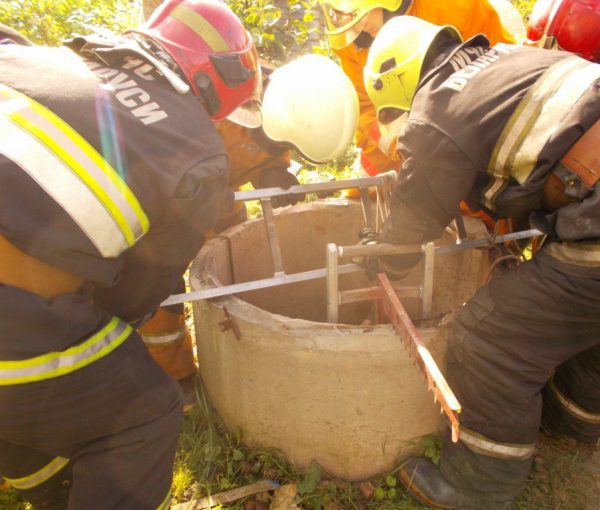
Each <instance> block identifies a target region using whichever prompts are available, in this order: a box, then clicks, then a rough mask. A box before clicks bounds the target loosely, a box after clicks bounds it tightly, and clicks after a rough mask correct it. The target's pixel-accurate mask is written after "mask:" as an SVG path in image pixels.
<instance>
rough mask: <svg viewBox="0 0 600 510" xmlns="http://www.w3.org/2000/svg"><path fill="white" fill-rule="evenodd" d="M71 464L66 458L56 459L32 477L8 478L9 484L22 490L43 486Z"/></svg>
mask: <svg viewBox="0 0 600 510" xmlns="http://www.w3.org/2000/svg"><path fill="white" fill-rule="evenodd" d="M68 463H69V459H65V458H64V457H56V458H55V459H53V460H52V461H51V462H50V463H48V464H46V465H45V466H44V467H43V468H42V469H40V470H39V471H36V472H35V473H33V474H32V475H29V476H24V477H23V478H12V479H11V478H6V477H4V479H5V480H6V481H7V482H8V484H9V485H10V486H11V487H13V488H15V489H20V490H26V489H31V488H33V487H37V486H38V485H41V484H42V483H44V482H45V481H46V480H49V479H50V478H52V477H53V476H54V475H55V474H56V473H58V472H59V471H60V470H61V469H63V468H64V467H65V466H66V465H67V464H68Z"/></svg>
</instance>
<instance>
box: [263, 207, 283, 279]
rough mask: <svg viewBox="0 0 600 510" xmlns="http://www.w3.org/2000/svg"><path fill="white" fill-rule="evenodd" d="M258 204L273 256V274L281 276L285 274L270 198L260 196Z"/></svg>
mask: <svg viewBox="0 0 600 510" xmlns="http://www.w3.org/2000/svg"><path fill="white" fill-rule="evenodd" d="M260 204H261V206H262V211H263V218H264V220H265V228H266V229H267V240H268V241H269V248H270V249H271V257H272V258H273V268H274V270H275V276H281V275H282V274H285V272H284V271H283V262H282V259H281V248H280V247H279V238H278V237H277V231H276V230H275V221H274V219H273V205H272V204H271V199H270V198H261V200H260Z"/></svg>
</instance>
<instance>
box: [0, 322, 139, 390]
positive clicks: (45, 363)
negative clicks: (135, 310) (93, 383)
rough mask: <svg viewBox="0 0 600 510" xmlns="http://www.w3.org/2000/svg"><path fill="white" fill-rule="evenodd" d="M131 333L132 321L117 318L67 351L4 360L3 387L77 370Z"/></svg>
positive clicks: (0, 377) (1, 369) (0, 376)
mask: <svg viewBox="0 0 600 510" xmlns="http://www.w3.org/2000/svg"><path fill="white" fill-rule="evenodd" d="M131 332H132V329H131V327H130V326H129V324H127V323H126V322H123V321H121V320H120V319H118V318H117V317H113V319H112V320H111V321H110V322H109V323H108V324H107V325H106V326H104V327H103V328H102V329H101V330H100V331H98V332H97V333H95V334H94V335H92V336H91V337H90V338H88V339H87V340H85V341H84V342H82V343H80V344H78V345H75V346H73V347H70V348H69V349H67V350H65V351H61V352H50V353H48V354H43V355H41V356H36V357H35V358H29V359H25V360H19V361H0V386H9V385H13V384H23V383H29V382H35V381H42V380H44V379H51V378H53V377H58V376H61V375H65V374H69V373H71V372H74V371H75V370H78V369H80V368H82V367H85V366H86V365H89V364H90V363H93V362H94V361H96V360H98V359H100V358H102V357H104V356H106V355H107V354H109V353H110V352H112V351H114V350H115V349H116V348H117V347H118V346H119V345H121V344H122V343H123V342H124V341H125V340H126V339H127V338H128V337H129V335H130V334H131Z"/></svg>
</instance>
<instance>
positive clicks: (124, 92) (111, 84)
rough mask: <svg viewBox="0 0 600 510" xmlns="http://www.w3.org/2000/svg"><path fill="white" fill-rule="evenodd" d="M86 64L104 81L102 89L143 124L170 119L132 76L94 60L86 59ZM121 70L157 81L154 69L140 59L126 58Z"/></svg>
mask: <svg viewBox="0 0 600 510" xmlns="http://www.w3.org/2000/svg"><path fill="white" fill-rule="evenodd" d="M86 64H87V65H88V67H89V68H90V70H91V71H92V72H93V73H94V75H95V76H96V77H98V78H100V80H102V82H103V83H102V87H103V88H104V89H105V90H108V91H109V92H112V93H114V97H115V98H116V100H117V101H119V103H121V104H122V105H123V106H125V108H128V109H129V110H130V111H131V114H132V115H133V116H134V117H136V118H137V119H139V120H140V121H141V122H142V123H143V124H145V125H148V124H154V123H155V122H158V121H160V120H162V119H166V118H167V117H168V115H167V112H165V111H164V110H163V109H162V108H161V107H160V105H159V104H158V103H157V102H156V101H152V97H151V96H150V94H148V92H146V91H145V90H144V89H143V88H142V87H141V86H140V84H139V83H138V82H137V81H136V80H135V79H134V78H132V76H131V74H128V73H124V72H123V71H121V70H119V69H114V68H111V67H106V66H104V65H102V64H100V63H99V62H96V61H94V60H87V59H86ZM121 68H122V69H125V70H127V71H130V72H132V73H133V74H134V75H135V76H138V77H140V78H142V79H144V80H147V81H151V80H154V79H155V78H154V76H153V75H152V74H153V72H154V67H153V66H152V65H150V64H148V63H147V62H145V61H143V60H141V59H139V58H134V57H126V58H125V59H124V63H123V64H122V66H121Z"/></svg>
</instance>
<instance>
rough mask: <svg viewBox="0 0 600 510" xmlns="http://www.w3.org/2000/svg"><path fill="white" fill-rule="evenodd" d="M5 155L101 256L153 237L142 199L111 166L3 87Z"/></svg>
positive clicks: (1, 146)
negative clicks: (71, 220) (56, 206)
mask: <svg viewBox="0 0 600 510" xmlns="http://www.w3.org/2000/svg"><path fill="white" fill-rule="evenodd" d="M0 153H2V154H4V155H5V156H7V157H8V158H10V159H12V160H13V161H15V162H16V163H17V164H18V165H19V166H20V167H21V168H22V169H23V170H24V171H26V172H27V173H28V174H29V175H30V176H31V177H32V178H33V179H34V180H35V181H36V182H37V183H38V184H39V185H40V186H41V187H42V188H43V189H44V190H45V191H46V192H47V193H48V194H49V195H50V196H51V197H52V198H53V199H54V200H55V201H56V202H57V203H58V204H59V205H60V206H61V207H62V208H63V209H64V210H65V212H67V213H68V214H69V216H71V218H73V220H74V221H75V222H76V223H77V224H78V225H79V226H80V228H81V229H82V230H83V231H84V233H85V234H86V236H87V237H88V238H89V239H90V241H91V242H92V243H93V244H94V246H96V248H97V249H98V251H99V252H100V253H101V255H102V256H105V257H115V256H118V255H119V254H120V253H121V252H122V251H124V250H125V249H127V248H128V247H130V246H132V245H133V244H135V242H136V241H137V239H139V238H140V237H141V236H142V235H144V234H145V233H146V232H147V231H148V228H149V221H148V218H147V216H146V214H145V212H144V211H143V209H142V208H141V206H140V204H139V202H138V200H137V198H136V197H135V195H134V194H133V193H132V192H131V190H130V189H129V187H128V186H127V184H126V183H125V182H124V181H123V179H121V177H120V176H119V174H118V173H117V172H116V171H115V170H114V169H113V168H112V167H111V166H110V165H109V163H108V162H107V161H106V160H105V159H104V158H103V157H102V156H101V155H100V154H99V153H98V152H97V151H96V150H95V149H94V148H93V147H92V146H91V145H90V144H89V143H88V142H87V141H86V140H85V139H83V138H82V137H81V136H80V135H79V134H78V133H77V132H76V131H75V130H73V129H72V128H71V127H70V126H69V125H68V124H67V123H66V122H64V121H63V120H62V119H60V118H59V117H57V116H56V115H55V114H54V113H52V112H51V111H50V110H48V109H47V108H45V107H44V106H42V105H41V104H39V103H37V102H35V101H33V100H32V99H30V98H28V97H27V96H25V95H24V94H21V93H20V92H17V91H15V90H13V89H11V88H9V87H6V86H4V85H0Z"/></svg>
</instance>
